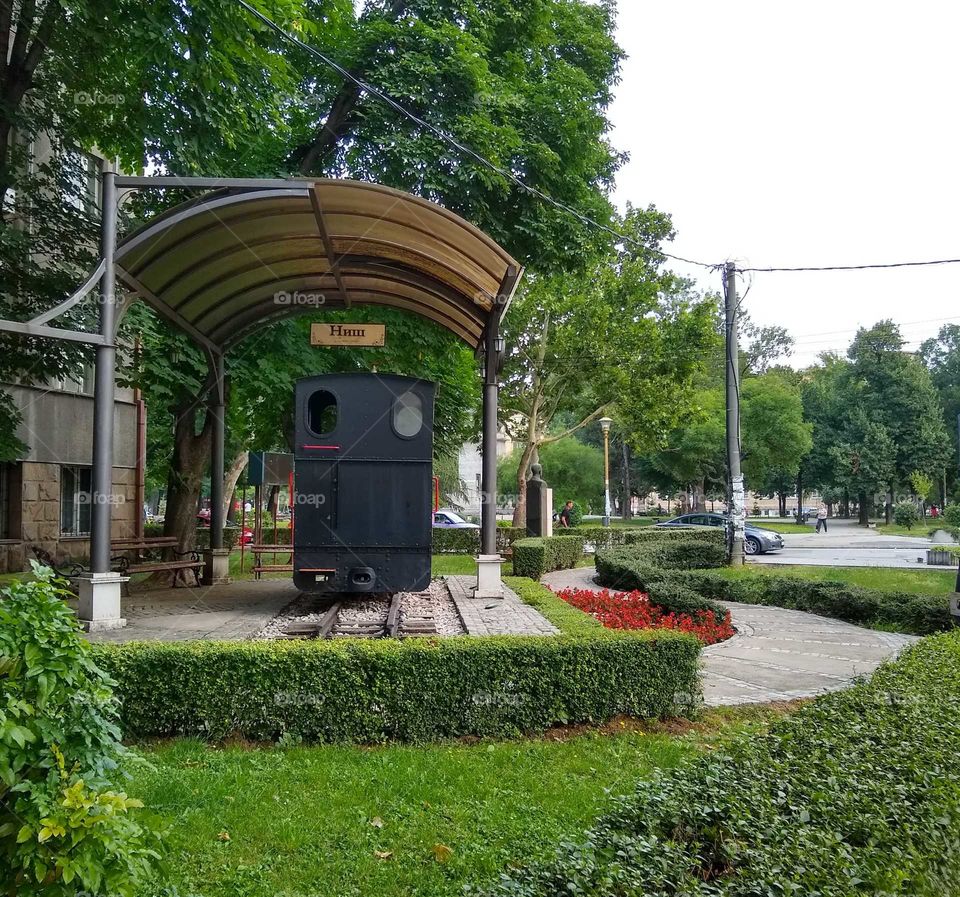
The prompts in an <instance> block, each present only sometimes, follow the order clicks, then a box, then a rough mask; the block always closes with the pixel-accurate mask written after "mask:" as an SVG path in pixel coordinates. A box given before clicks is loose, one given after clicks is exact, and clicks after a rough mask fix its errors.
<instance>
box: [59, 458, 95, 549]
mask: <svg viewBox="0 0 960 897" xmlns="http://www.w3.org/2000/svg"><path fill="white" fill-rule="evenodd" d="M91 492H92V489H91V482H90V468H89V467H67V466H63V467H61V468H60V533H61V534H62V535H64V536H86V535H89V534H90V509H91Z"/></svg>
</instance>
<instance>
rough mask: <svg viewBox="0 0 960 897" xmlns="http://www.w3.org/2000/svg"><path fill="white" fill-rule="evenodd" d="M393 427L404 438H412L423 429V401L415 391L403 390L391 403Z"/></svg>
mask: <svg viewBox="0 0 960 897" xmlns="http://www.w3.org/2000/svg"><path fill="white" fill-rule="evenodd" d="M393 429H394V431H395V432H396V434H397V436H402V437H403V438H404V439H413V437H414V436H416V435H417V433H419V432H420V430H421V429H423V402H421V401H420V396H418V395H417V394H416V393H414V392H405V393H404V394H403V395H402V396H400V397H399V398H398V399H397V400H396V401H395V402H394V403H393Z"/></svg>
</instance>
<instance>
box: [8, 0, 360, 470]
mask: <svg viewBox="0 0 960 897" xmlns="http://www.w3.org/2000/svg"><path fill="white" fill-rule="evenodd" d="M320 5H322V4H320ZM341 5H342V4H341ZM301 8H302V4H300V3H299V2H293V0H280V2H279V3H272V4H271V10H272V13H273V14H274V15H277V16H280V17H281V18H284V19H287V20H289V19H292V18H293V17H294V13H295V12H296V11H299V10H300V9H301ZM276 49H277V46H276V44H275V42H274V41H273V40H271V39H270V38H269V37H268V36H263V35H256V34H254V33H253V32H251V30H250V25H249V17H248V15H247V14H246V13H245V12H243V10H242V9H240V8H239V7H235V6H234V7H224V6H222V4H219V3H216V2H213V0H190V2H189V3H181V4H141V3H134V2H121V3H117V2H106V0H57V2H45V3H37V2H33V0H30V2H23V3H3V4H0V285H2V286H0V316H2V317H5V318H14V319H19V320H25V319H27V318H30V317H32V316H33V315H35V314H37V313H38V312H39V311H41V310H45V309H47V308H49V307H50V306H52V305H54V304H55V303H56V302H58V301H60V300H61V299H63V298H64V297H65V296H66V295H68V294H69V292H70V291H72V289H74V288H75V287H76V286H77V285H78V284H79V283H80V282H81V281H82V279H83V275H84V274H85V273H86V272H87V271H89V270H90V269H91V267H92V266H93V262H94V259H95V253H96V248H97V231H98V220H97V219H98V217H99V213H98V210H97V208H96V204H95V203H94V202H90V201H87V199H86V197H85V194H86V189H85V185H86V180H87V178H88V176H89V173H88V171H87V170H86V169H85V167H84V158H83V156H82V154H81V153H80V152H79V150H81V149H84V148H92V147H97V148H98V149H99V150H101V151H102V152H104V153H105V154H106V155H108V156H113V155H117V156H118V157H119V158H120V159H121V160H122V161H123V163H124V164H125V165H126V167H127V168H128V169H130V170H139V169H140V168H141V167H142V166H143V165H144V163H145V162H146V161H151V162H154V163H156V164H159V165H161V166H166V167H168V168H170V169H172V170H177V171H197V170H199V169H200V168H201V167H206V170H207V173H209V174H218V173H222V172H221V171H218V170H216V166H217V164H218V163H219V162H220V161H221V159H222V156H223V153H219V152H218V150H219V149H222V148H224V147H232V154H233V156H234V157H238V158H242V157H245V156H248V155H252V154H250V152H249V151H250V147H251V146H255V145H256V141H255V140H253V139H252V138H251V134H252V133H254V132H256V133H259V134H260V135H267V134H273V133H275V132H276V130H277V124H278V122H279V121H280V117H279V112H280V109H281V108H282V106H283V105H284V103H283V102H282V101H281V100H280V98H281V97H283V96H284V95H285V92H286V89H287V88H289V87H291V86H292V84H293V83H295V82H293V81H292V80H291V79H290V77H288V76H289V74H290V68H289V66H288V64H287V61H286V59H285V57H283V56H282V55H280V54H278V53H276V52H275V51H276ZM213 85H216V87H215V89H214V88H213ZM271 139H272V138H271ZM151 141H152V143H153V146H152V148H151V145H150V144H151ZM160 146H164V147H166V148H167V152H166V153H161V152H158V151H157V150H158V147H160ZM174 158H176V159H177V165H176V166H173V165H166V163H167V162H168V161H171V160H173V159H174ZM57 323H58V324H59V325H64V326H68V327H76V328H79V329H85V328H89V326H90V324H91V323H93V309H92V307H91V304H89V303H85V304H83V305H81V306H79V307H77V308H75V309H74V310H72V311H71V312H69V313H68V314H67V315H65V316H64V317H62V318H61V319H60V320H58V322H57ZM89 358H90V351H89V349H86V348H83V347H81V346H79V345H77V344H72V343H67V342H66V341H57V340H49V339H43V340H41V339H24V338H23V337H20V336H12V335H10V334H2V335H0V359H2V360H0V379H2V380H3V381H5V382H11V381H19V382H23V383H40V382H44V381H46V380H48V379H49V378H51V377H64V376H66V375H69V374H70V373H75V372H76V370H77V368H78V366H80V365H81V364H83V363H84V362H85V361H88V360H89ZM18 420H19V416H18V414H17V413H16V412H15V410H14V409H13V406H12V403H11V402H10V399H9V396H7V395H6V394H3V395H2V398H0V451H2V452H3V454H4V455H5V456H6V457H15V456H16V455H17V454H19V453H21V452H22V451H23V449H24V447H23V446H20V445H18V444H17V443H16V442H15V440H14V439H13V438H12V435H13V431H14V429H15V428H16V425H17V423H18Z"/></svg>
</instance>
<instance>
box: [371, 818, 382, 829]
mask: <svg viewBox="0 0 960 897" xmlns="http://www.w3.org/2000/svg"><path fill="white" fill-rule="evenodd" d="M370 825H372V826H373V827H374V828H383V820H382V819H381V818H380V817H379V816H374V817H373V819H371V820H370Z"/></svg>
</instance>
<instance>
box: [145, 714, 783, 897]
mask: <svg viewBox="0 0 960 897" xmlns="http://www.w3.org/2000/svg"><path fill="white" fill-rule="evenodd" d="M775 714H776V711H771V710H767V709H762V708H749V709H744V710H739V711H729V710H728V711H711V712H708V713H707V714H706V716H705V717H704V720H703V721H702V722H701V723H699V724H697V725H696V726H695V727H693V728H692V729H690V731H688V732H686V733H685V734H681V735H677V736H671V735H668V734H665V733H663V732H659V733H657V732H654V733H651V734H648V733H645V732H643V731H638V730H635V729H630V728H626V729H623V730H622V731H619V732H616V731H614V732H612V733H611V732H610V731H607V732H588V733H586V734H580V735H577V736H575V737H570V738H568V739H566V740H549V739H544V740H534V741H516V742H505V743H504V742H479V743H477V744H473V745H466V744H459V743H453V744H443V745H433V746H425V747H409V746H387V747H376V748H359V747H345V746H344V747H340V746H317V747H292V748H286V749H283V748H277V747H255V748H249V747H246V746H230V747H226V748H218V747H211V746H208V745H205V744H202V743H200V742H197V741H191V740H181V741H175V742H169V743H163V744H160V745H152V746H149V747H147V748H146V749H145V753H146V756H147V758H148V760H149V761H150V763H151V764H152V767H153V768H152V769H147V768H142V769H140V768H138V769H135V770H134V780H133V781H132V782H131V783H130V785H129V787H128V789H127V790H128V793H130V794H131V795H136V796H137V797H138V798H140V799H142V800H144V801H145V803H146V805H147V806H148V807H149V808H150V809H151V810H153V811H156V812H158V813H159V814H160V815H161V816H162V817H163V818H164V820H165V821H166V822H167V823H168V824H169V825H170V827H171V828H170V834H169V836H168V838H167V844H168V846H169V849H170V856H169V867H170V869H171V874H172V878H173V882H174V883H175V884H176V885H177V887H178V888H179V890H180V893H181V894H182V895H187V894H202V895H203V897H275V895H304V897H306V895H317V897H320V895H323V897H327V895H331V897H332V895H337V897H348V895H370V897H374V895H375V897H394V895H395V897H401V895H404V897H406V895H412V894H416V895H418V897H429V895H441V894H444V895H459V894H461V893H462V887H463V885H464V884H466V883H468V882H469V883H483V882H487V881H491V880H493V879H495V878H496V877H497V875H498V874H499V873H500V872H501V871H502V870H504V869H506V868H508V867H509V866H511V865H514V864H525V863H528V862H530V861H531V860H533V859H536V858H538V857H543V856H546V855H548V854H549V853H550V852H551V851H552V849H553V847H554V846H555V845H556V844H557V843H558V842H559V841H560V840H561V839H563V838H566V837H574V836H576V835H578V834H579V833H580V832H581V831H582V829H583V828H585V827H586V826H587V825H589V824H590V822H591V821H592V820H593V818H594V817H595V816H596V815H597V814H598V813H599V812H600V811H601V810H602V809H604V807H605V806H606V805H607V803H608V802H609V799H610V796H611V795H616V794H624V793H626V792H628V791H629V790H630V789H631V787H632V785H633V784H634V783H635V782H636V781H637V780H638V779H640V778H642V777H644V776H647V775H649V774H650V773H651V772H652V771H653V770H655V769H658V768H669V767H672V766H675V765H676V764H677V763H678V762H679V761H680V760H681V759H683V758H684V757H686V756H689V755H691V754H692V753H693V752H695V751H696V750H698V749H699V748H702V747H703V746H705V745H707V744H709V743H710V742H712V741H716V740H717V738H718V737H724V736H725V735H728V734H732V733H734V732H737V731H742V730H743V729H744V728H749V727H754V726H757V725H762V724H764V722H765V721H767V720H769V719H771V718H772V717H773V716H774V715H775Z"/></svg>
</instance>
